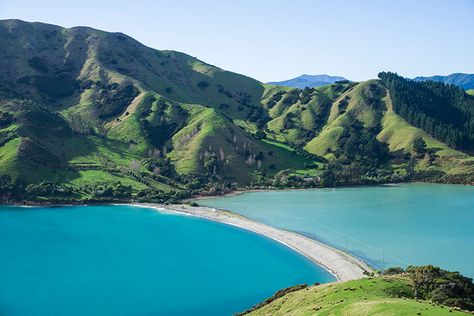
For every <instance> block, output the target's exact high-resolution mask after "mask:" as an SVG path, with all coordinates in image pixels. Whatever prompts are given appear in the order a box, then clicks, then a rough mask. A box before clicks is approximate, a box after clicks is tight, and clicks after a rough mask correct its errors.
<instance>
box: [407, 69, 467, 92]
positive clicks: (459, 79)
mask: <svg viewBox="0 0 474 316" xmlns="http://www.w3.org/2000/svg"><path fill="white" fill-rule="evenodd" d="M413 80H415V81H436V82H442V83H446V84H453V85H456V86H458V87H461V88H463V89H464V90H469V89H473V88H474V74H463V73H454V74H450V75H447V76H431V77H416V78H414V79H413Z"/></svg>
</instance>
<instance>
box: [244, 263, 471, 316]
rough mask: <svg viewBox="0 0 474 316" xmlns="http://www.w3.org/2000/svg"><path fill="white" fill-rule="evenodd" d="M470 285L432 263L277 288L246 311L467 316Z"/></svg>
mask: <svg viewBox="0 0 474 316" xmlns="http://www.w3.org/2000/svg"><path fill="white" fill-rule="evenodd" d="M473 310H474V284H473V283H472V279H470V278H466V277H464V276H462V275H461V274H459V273H458V272H449V271H446V270H443V269H440V268H438V267H434V266H431V265H428V266H421V267H413V266H411V267H408V268H407V269H406V270H403V269H401V268H389V269H387V270H386V271H384V275H383V276H378V277H370V278H365V279H359V280H353V281H348V282H343V283H332V284H324V285H315V286H311V287H308V286H306V285H297V286H293V287H291V288H287V289H283V290H281V291H278V292H277V293H276V294H275V295H274V296H273V297H271V298H269V299H267V300H265V301H264V302H262V303H260V304H258V305H256V306H254V307H253V308H251V309H249V310H248V311H246V312H244V313H243V314H242V315H244V314H246V315H247V314H248V315H295V316H296V315H314V314H317V315H366V316H370V315H452V314H455V315H466V314H467V313H469V312H471V311H473Z"/></svg>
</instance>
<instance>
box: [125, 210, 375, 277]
mask: <svg viewBox="0 0 474 316" xmlns="http://www.w3.org/2000/svg"><path fill="white" fill-rule="evenodd" d="M129 205H132V206H137V207H146V208H153V209H156V210H158V211H165V212H172V213H178V214H184V215H188V216H195V217H199V218H203V219H206V220H211V221H214V222H219V223H222V224H226V225H231V226H234V227H238V228H241V229H245V230H247V231H251V232H253V233H256V234H259V235H262V236H264V237H267V238H270V239H273V240H274V241H276V242H278V243H280V244H283V245H284V246H286V247H288V248H290V249H292V250H294V251H296V252H298V253H299V254H301V255H303V256H305V257H306V258H307V259H309V260H311V261H312V262H313V263H315V264H316V265H318V266H320V267H322V268H323V269H325V270H326V271H328V272H329V273H331V274H332V275H333V276H334V277H335V278H336V280H337V281H349V280H355V279H361V278H364V277H367V275H368V274H370V273H373V272H374V271H373V269H372V268H371V267H370V266H369V265H367V264H366V263H365V262H363V261H362V260H360V259H358V258H355V257H353V256H351V255H349V254H347V253H345V252H343V251H341V250H339V249H336V248H334V247H331V246H329V245H326V244H323V243H321V242H319V241H317V240H314V239H312V238H309V237H306V236H304V235H301V234H298V233H295V232H291V231H286V230H282V229H277V228H274V227H271V226H268V225H265V224H263V223H259V222H256V221H253V220H250V219H248V218H246V217H244V216H241V215H239V214H236V213H233V212H230V211H221V210H216V209H213V208H210V207H206V206H197V207H192V206H189V205H186V204H171V205H161V204H153V203H132V204H129Z"/></svg>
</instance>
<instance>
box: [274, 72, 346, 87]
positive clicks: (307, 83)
mask: <svg viewBox="0 0 474 316" xmlns="http://www.w3.org/2000/svg"><path fill="white" fill-rule="evenodd" d="M346 80H347V79H346V78H344V77H340V76H329V75H306V74H305V75H301V76H299V77H296V78H293V79H289V80H284V81H274V82H268V84H271V85H275V86H284V87H291V88H299V89H304V88H306V87H308V88H315V87H321V86H327V85H329V84H332V83H335V82H336V81H346Z"/></svg>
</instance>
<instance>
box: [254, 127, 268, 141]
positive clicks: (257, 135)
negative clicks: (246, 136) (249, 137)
mask: <svg viewBox="0 0 474 316" xmlns="http://www.w3.org/2000/svg"><path fill="white" fill-rule="evenodd" d="M255 138H256V139H259V140H260V139H265V138H267V134H266V133H265V131H263V130H261V129H259V130H258V131H257V132H256V133H255Z"/></svg>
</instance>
